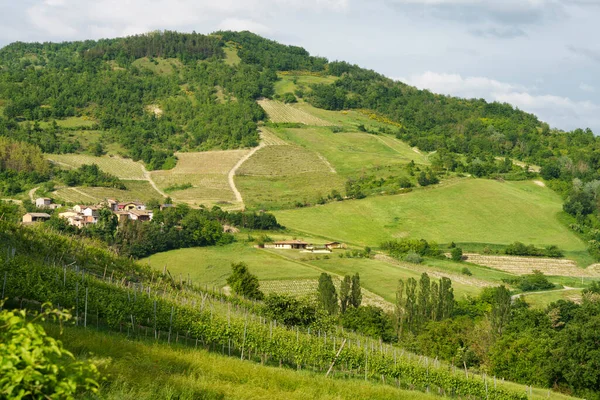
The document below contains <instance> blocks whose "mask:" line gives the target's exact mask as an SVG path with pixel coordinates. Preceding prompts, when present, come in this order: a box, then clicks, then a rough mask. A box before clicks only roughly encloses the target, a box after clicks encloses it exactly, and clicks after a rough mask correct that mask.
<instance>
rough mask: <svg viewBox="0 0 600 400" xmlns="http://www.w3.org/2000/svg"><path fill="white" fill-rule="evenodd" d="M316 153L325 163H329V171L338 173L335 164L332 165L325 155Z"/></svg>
mask: <svg viewBox="0 0 600 400" xmlns="http://www.w3.org/2000/svg"><path fill="white" fill-rule="evenodd" d="M315 153H316V152H315ZM316 154H317V157H319V159H320V160H321V161H323V162H324V163H325V165H327V168H329V171H331V173H332V174H337V171H336V170H335V168H333V165H331V163H330V162H329V161H328V160H327V159H326V158H325V157H323V156H322V155H321V154H319V153H316Z"/></svg>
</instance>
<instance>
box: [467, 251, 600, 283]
mask: <svg viewBox="0 0 600 400" xmlns="http://www.w3.org/2000/svg"><path fill="white" fill-rule="evenodd" d="M465 256H466V257H467V261H468V262H472V263H474V264H479V265H484V266H486V267H490V268H495V269H499V270H501V271H505V272H509V273H511V274H515V275H525V274H531V273H532V272H533V271H535V270H537V271H541V272H543V273H544V275H550V276H572V277H577V278H581V277H583V278H586V277H598V276H600V273H599V271H596V270H595V269H593V268H587V269H583V268H579V267H578V266H577V264H576V263H575V261H572V260H565V259H556V258H539V257H516V256H490V255H481V254H475V253H468V254H465Z"/></svg>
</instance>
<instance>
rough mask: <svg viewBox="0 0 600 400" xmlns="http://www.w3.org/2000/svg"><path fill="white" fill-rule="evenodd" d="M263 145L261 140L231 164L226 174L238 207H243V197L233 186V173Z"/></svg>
mask: <svg viewBox="0 0 600 400" xmlns="http://www.w3.org/2000/svg"><path fill="white" fill-rule="evenodd" d="M265 146H266V144H265V143H263V142H262V141H261V142H260V144H259V145H258V146H257V147H255V148H253V149H252V150H251V151H250V153H248V154H246V155H245V156H244V157H242V158H241V159H240V160H239V161H238V162H237V163H236V164H235V165H234V166H233V168H231V170H230V171H229V174H227V181H228V182H229V187H230V188H231V191H232V192H233V194H234V195H235V200H236V201H237V202H239V203H240V207H241V208H242V210H243V209H244V208H245V207H244V199H243V198H242V194H241V193H240V191H239V190H238V189H237V187H236V186H235V181H234V179H233V178H234V177H235V173H236V172H237V170H238V169H239V168H240V167H241V166H242V164H244V163H245V162H246V161H247V160H248V159H249V158H250V157H252V156H253V155H254V153H256V152H257V151H258V150H260V149H262V148H263V147H265Z"/></svg>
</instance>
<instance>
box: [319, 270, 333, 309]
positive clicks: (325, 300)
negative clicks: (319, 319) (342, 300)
mask: <svg viewBox="0 0 600 400" xmlns="http://www.w3.org/2000/svg"><path fill="white" fill-rule="evenodd" d="M317 294H318V299H319V304H321V306H322V307H323V308H324V309H325V311H327V313H328V314H329V315H334V314H336V313H337V311H338V296H337V292H336V290H335V285H334V284H333V280H332V279H331V275H329V274H326V273H325V272H323V273H322V274H321V276H320V277H319V287H318V288H317Z"/></svg>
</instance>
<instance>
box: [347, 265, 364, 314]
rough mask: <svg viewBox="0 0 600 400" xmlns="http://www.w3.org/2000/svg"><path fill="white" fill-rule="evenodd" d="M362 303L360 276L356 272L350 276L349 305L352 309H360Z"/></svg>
mask: <svg viewBox="0 0 600 400" xmlns="http://www.w3.org/2000/svg"><path fill="white" fill-rule="evenodd" d="M361 303H362V292H361V289H360V276H359V275H358V272H357V273H356V274H354V275H353V276H352V289H351V290H350V305H352V307H354V308H358V307H360V304H361Z"/></svg>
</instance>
